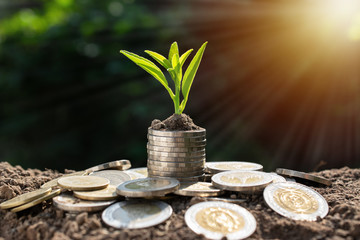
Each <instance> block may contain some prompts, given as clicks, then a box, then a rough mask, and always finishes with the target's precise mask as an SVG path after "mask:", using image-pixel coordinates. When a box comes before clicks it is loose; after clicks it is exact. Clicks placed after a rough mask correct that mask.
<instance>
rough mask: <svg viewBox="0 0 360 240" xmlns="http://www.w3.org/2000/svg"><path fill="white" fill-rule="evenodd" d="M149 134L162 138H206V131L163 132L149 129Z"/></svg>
mask: <svg viewBox="0 0 360 240" xmlns="http://www.w3.org/2000/svg"><path fill="white" fill-rule="evenodd" d="M148 133H149V134H152V135H155V136H160V137H197V136H205V135H206V130H205V129H201V130H191V131H161V130H153V129H151V128H148Z"/></svg>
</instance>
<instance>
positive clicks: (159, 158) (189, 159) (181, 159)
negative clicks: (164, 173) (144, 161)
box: [148, 154, 206, 163]
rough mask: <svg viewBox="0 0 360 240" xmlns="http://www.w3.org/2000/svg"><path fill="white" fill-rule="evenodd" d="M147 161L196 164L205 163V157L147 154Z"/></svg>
mask: <svg viewBox="0 0 360 240" xmlns="http://www.w3.org/2000/svg"><path fill="white" fill-rule="evenodd" d="M148 160H154V161H162V162H181V163H183V162H198V161H205V160H206V155H205V154H203V155H202V156H196V157H164V156H159V155H153V154H148Z"/></svg>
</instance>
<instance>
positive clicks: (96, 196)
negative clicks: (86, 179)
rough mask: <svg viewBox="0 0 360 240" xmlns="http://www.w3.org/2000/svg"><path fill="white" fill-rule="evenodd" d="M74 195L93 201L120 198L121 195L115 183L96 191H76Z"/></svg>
mask: <svg viewBox="0 0 360 240" xmlns="http://www.w3.org/2000/svg"><path fill="white" fill-rule="evenodd" d="M129 178H130V177H129ZM74 196H75V197H77V198H80V199H84V200H93V201H106V200H114V199H117V198H119V195H117V194H116V186H115V185H109V186H107V187H106V188H104V189H100V190H95V191H75V192H74Z"/></svg>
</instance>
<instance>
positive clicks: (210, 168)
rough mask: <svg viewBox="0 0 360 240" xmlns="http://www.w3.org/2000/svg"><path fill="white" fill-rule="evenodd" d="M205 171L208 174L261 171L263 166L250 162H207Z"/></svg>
mask: <svg viewBox="0 0 360 240" xmlns="http://www.w3.org/2000/svg"><path fill="white" fill-rule="evenodd" d="M205 168H206V171H207V172H209V173H219V172H224V171H232V170H243V171H262V170H263V166H262V165H260V164H258V163H252V162H239V161H230V162H207V163H206V164H205Z"/></svg>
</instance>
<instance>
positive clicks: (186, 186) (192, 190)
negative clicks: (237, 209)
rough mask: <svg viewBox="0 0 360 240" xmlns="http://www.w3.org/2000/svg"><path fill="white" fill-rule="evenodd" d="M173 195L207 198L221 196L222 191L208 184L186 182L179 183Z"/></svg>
mask: <svg viewBox="0 0 360 240" xmlns="http://www.w3.org/2000/svg"><path fill="white" fill-rule="evenodd" d="M174 193H175V194H177V195H182V196H197V197H209V196H219V195H222V194H223V193H224V191H223V190H220V189H218V188H215V187H214V186H213V185H212V184H211V183H208V182H188V183H181V184H180V187H179V189H178V190H177V191H176V192H174Z"/></svg>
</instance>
